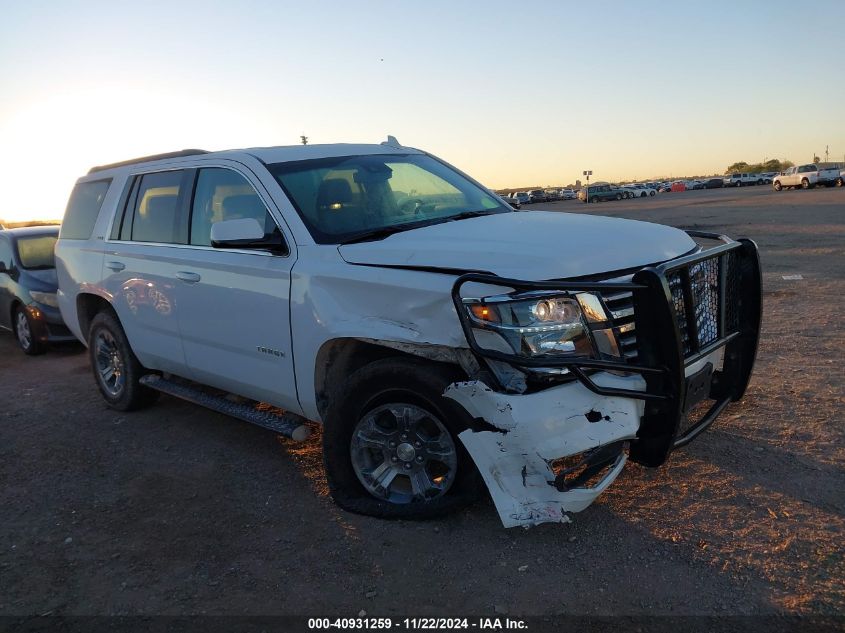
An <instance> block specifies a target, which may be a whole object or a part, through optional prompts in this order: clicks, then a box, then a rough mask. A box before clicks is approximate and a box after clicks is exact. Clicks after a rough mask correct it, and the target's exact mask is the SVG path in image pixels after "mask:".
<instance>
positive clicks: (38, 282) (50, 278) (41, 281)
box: [19, 268, 59, 292]
mask: <svg viewBox="0 0 845 633" xmlns="http://www.w3.org/2000/svg"><path fill="white" fill-rule="evenodd" d="M24 278H26V279H27V280H31V281H24ZM19 283H20V284H21V285H26V286H28V287H29V289H30V290H38V291H41V292H56V288H58V287H59V278H58V277H57V276H56V269H55V268H45V269H44V270H26V269H21V278H20V280H19Z"/></svg>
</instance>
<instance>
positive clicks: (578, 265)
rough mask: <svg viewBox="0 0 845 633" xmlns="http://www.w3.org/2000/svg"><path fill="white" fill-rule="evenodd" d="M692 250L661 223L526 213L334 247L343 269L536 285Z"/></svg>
mask: <svg viewBox="0 0 845 633" xmlns="http://www.w3.org/2000/svg"><path fill="white" fill-rule="evenodd" d="M695 247H696V244H695V242H694V241H693V240H692V238H690V237H689V235H687V234H686V233H684V232H683V231H681V230H680V229H675V228H672V227H669V226H663V225H661V224H652V223H650V222H638V221H634V220H622V219H619V218H606V217H600V216H594V215H581V214H574V213H560V212H554V211H527V212H522V213H516V212H514V213H501V214H495V215H487V216H481V217H477V218H471V219H467V220H459V221H455V222H445V223H442V224H435V225H432V226H425V227H422V228H418V229H412V230H409V231H404V232H402V233H395V234H393V235H391V236H389V237H387V238H385V239H383V240H380V241H374V242H361V243H357V244H345V245H341V246H339V247H338V250H339V251H340V255H341V257H343V259H344V260H346V261H347V262H349V263H351V264H369V265H375V266H399V267H408V268H429V269H444V270H449V271H456V270H460V271H485V272H491V273H493V274H496V275H498V276H500V277H512V278H516V279H524V280H528V281H540V280H545V279H562V278H568V277H582V276H585V275H595V274H599V273H605V272H611V271H617V270H625V269H628V268H635V267H639V266H645V265H648V264H655V263H658V262H662V261H665V260H667V259H672V258H674V257H678V256H680V255H683V254H685V253H688V252H690V251H691V250H693V249H694V248H695Z"/></svg>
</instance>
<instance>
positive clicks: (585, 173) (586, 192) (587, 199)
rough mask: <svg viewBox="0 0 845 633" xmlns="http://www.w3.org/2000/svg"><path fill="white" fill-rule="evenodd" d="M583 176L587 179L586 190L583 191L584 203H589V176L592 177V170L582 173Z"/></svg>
mask: <svg viewBox="0 0 845 633" xmlns="http://www.w3.org/2000/svg"><path fill="white" fill-rule="evenodd" d="M584 175H585V176H586V177H587V188H586V189H584V202H589V201H590V176H592V175H593V170H592V169H588V170H587V171H585V172H584Z"/></svg>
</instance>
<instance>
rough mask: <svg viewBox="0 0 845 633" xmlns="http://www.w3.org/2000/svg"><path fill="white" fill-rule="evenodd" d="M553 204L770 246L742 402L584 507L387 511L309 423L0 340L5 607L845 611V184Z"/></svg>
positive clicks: (4, 610)
mask: <svg viewBox="0 0 845 633" xmlns="http://www.w3.org/2000/svg"><path fill="white" fill-rule="evenodd" d="M546 207H547V208H552V209H559V210H563V211H574V212H589V213H596V214H601V215H618V216H623V217H628V218H633V219H640V220H649V221H654V222H660V223H665V224H671V225H675V226H680V227H685V228H700V229H704V230H713V231H719V232H724V233H727V234H729V235H733V236H748V237H751V238H753V239H755V240H756V241H757V242H758V244H759V245H760V247H761V249H762V258H763V270H764V276H765V279H764V295H765V307H764V310H765V316H764V328H763V333H762V341H761V348H760V353H759V356H758V364H757V368H756V371H755V374H754V378H753V380H752V382H751V385H750V387H749V389H748V392H747V394H746V397H745V399H744V400H743V401H742V402H741V403H738V404H735V405H732V406H730V407H729V408H728V409H727V411H726V412H725V413H724V414H723V415H722V417H721V418H720V419H719V420H718V421H717V422H716V424H715V425H714V426H713V427H712V428H711V429H710V430H709V431H708V432H707V433H706V434H704V435H703V436H702V437H701V438H699V439H698V440H696V441H695V442H694V443H693V444H692V445H690V446H689V447H687V448H686V449H683V450H681V451H679V452H677V453H675V454H674V455H673V457H672V459H671V460H670V462H669V463H668V464H667V465H665V466H663V467H661V468H659V469H656V470H649V469H645V468H642V467H639V466H637V465H630V466H628V467H627V469H626V471H625V472H624V473H623V474H622V476H621V477H620V478H619V479H618V480H617V482H616V483H615V485H614V486H612V487H611V488H610V490H609V491H608V493H606V494H605V495H604V496H603V497H602V498H601V499H600V500H599V501H598V502H597V503H596V504H594V505H593V506H592V507H590V508H589V509H587V510H586V511H585V512H582V513H580V514H577V515H574V517H573V518H574V521H573V523H571V524H564V525H544V526H540V527H537V528H533V529H530V530H521V529H515V530H504V529H503V528H502V527H501V525H500V523H499V520H498V518H497V515H496V513H495V510H494V508H493V506H492V504H491V503H490V502H489V501H488V500H484V501H481V502H479V503H477V504H476V505H474V506H473V507H471V508H469V509H467V510H465V511H463V512H461V513H459V514H457V515H454V516H451V517H448V518H446V519H442V520H438V521H432V522H426V523H412V522H386V521H379V520H375V519H370V518H366V517H360V516H356V515H350V514H347V513H345V512H343V511H341V510H339V509H338V508H337V507H336V506H334V505H333V504H332V502H331V500H330V499H329V498H328V497H327V495H326V491H325V487H324V484H323V481H322V465H321V463H320V458H319V438H317V437H315V438H314V439H313V440H311V441H309V442H307V443H305V444H301V445H297V444H294V443H291V442H289V441H287V440H282V439H279V438H277V437H275V436H274V435H273V434H272V433H271V432H269V431H265V430H262V429H260V428H256V427H252V426H250V425H248V424H246V423H242V422H239V421H235V420H231V419H228V418H225V417H224V416H221V415H218V414H215V413H211V412H208V411H206V410H203V409H201V408H198V407H196V406H194V405H191V404H188V403H185V402H181V401H179V400H175V399H172V398H168V397H163V398H162V399H161V401H160V402H159V404H158V405H156V406H155V407H153V408H152V409H150V410H147V411H144V412H139V413H131V414H125V413H119V412H115V411H111V410H109V409H108V408H106V407H105V405H104V403H103V401H102V400H101V398H100V396H99V394H98V392H97V390H96V388H95V386H94V382H93V379H92V377H91V374H90V369H89V366H88V361H87V356H86V355H85V354H84V353H83V351H82V348H81V347H78V346H68V347H64V348H59V349H54V350H51V351H50V352H49V353H48V354H46V355H45V356H41V357H36V358H24V357H23V355H22V354H20V353H19V352H18V350H17V348H16V346H15V344H14V342H13V340H12V337H11V336H10V335H8V334H2V335H0V377H2V379H0V508H2V519H0V615H6V616H26V615H33V614H44V613H51V614H65V615H97V614H99V615H102V614H133V615H137V614H143V615H152V614H170V615H186V614H225V615H242V614H250V615H262V614H267V615H270V614H297V615H309V614H310V615H326V614H328V613H332V614H337V615H347V616H352V615H355V614H358V613H359V612H360V611H361V610H362V609H364V610H366V612H367V613H368V614H369V615H371V616H393V617H399V616H407V615H417V616H420V615H436V614H439V615H448V614H479V615H490V616H493V615H501V614H505V613H507V614H512V615H522V616H527V615H554V614H563V613H568V614H581V615H619V614H624V615H638V614H650V615H655V614H665V615H714V614H715V615H765V614H784V613H791V614H803V615H828V616H833V615H837V614H843V613H845V588H843V578H845V563H843V552H842V543H843V526H844V525H845V521H844V520H843V507H845V493H843V490H845V469H843V465H844V464H845V448H843V447H845V442H843V416H842V413H841V411H842V408H843V405H845V390H843V385H845V375H843V370H842V362H841V361H842V349H843V347H845V334H843V327H842V324H843V317H842V310H843V304H844V303H845V302H843V296H845V283H844V282H843V280H845V190H843V189H824V190H821V189H820V190H809V191H789V192H782V193H780V194H777V193H775V192H773V191H772V190H771V189H770V188H768V187H755V188H748V189H740V190H713V191H701V192H686V193H673V194H660V195H658V196H656V197H654V198H650V199H638V200H631V201H622V202H617V203H604V204H598V205H583V204H580V203H578V202H574V201H572V202H560V203H555V204H551V205H546ZM529 209H531V207H529ZM784 275H801V276H802V277H803V279H801V280H784V279H783V276H784ZM836 350H839V352H837V351H836ZM837 359H839V360H838V361H837Z"/></svg>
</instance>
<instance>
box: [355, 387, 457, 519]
mask: <svg viewBox="0 0 845 633" xmlns="http://www.w3.org/2000/svg"><path fill="white" fill-rule="evenodd" d="M350 452H351V458H352V468H353V470H354V471H355V475H356V476H357V477H358V480H359V481H360V482H361V484H362V485H363V486H364V488H365V489H366V490H367V492H369V493H370V494H371V495H373V496H374V497H376V498H379V499H384V500H385V501H389V502H391V503H397V504H405V503H412V502H417V501H430V500H432V499H435V498H437V497H440V496H442V495H444V494H446V492H447V491H448V490H449V487H450V486H451V485H452V483H453V482H454V481H455V476H456V474H457V469H458V453H457V449H456V447H455V443H454V441H453V439H452V436H451V434H450V433H449V431H448V430H447V429H446V427H445V425H444V424H443V423H442V422H441V421H440V420H439V419H438V418H437V417H436V416H434V415H433V414H431V413H430V412H428V411H426V410H425V409H423V408H421V407H419V406H417V405H414V404H408V403H390V404H385V405H382V406H379V407H376V408H375V409H372V410H371V411H369V412H367V413H366V415H364V417H363V418H361V419H360V420H359V421H358V423H357V424H356V425H355V428H354V430H353V432H352V441H351V444H350Z"/></svg>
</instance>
